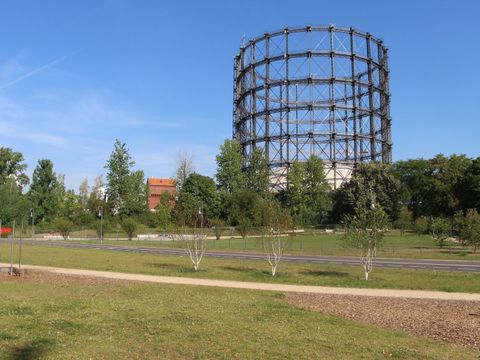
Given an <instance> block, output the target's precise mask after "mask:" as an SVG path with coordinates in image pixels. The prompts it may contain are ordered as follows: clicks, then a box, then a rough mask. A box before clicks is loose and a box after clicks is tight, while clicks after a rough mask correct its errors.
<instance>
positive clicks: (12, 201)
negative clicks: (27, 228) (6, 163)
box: [0, 178, 31, 225]
mask: <svg viewBox="0 0 480 360" xmlns="http://www.w3.org/2000/svg"><path fill="white" fill-rule="evenodd" d="M30 207H31V203H30V201H29V200H28V199H27V197H26V196H25V195H24V194H23V193H22V187H21V186H20V185H19V184H18V183H17V181H15V180H14V179H13V178H7V179H6V180H5V182H4V183H2V184H0V219H1V220H2V223H3V225H6V224H10V225H11V224H12V221H13V220H16V221H17V223H20V221H22V220H25V221H27V220H28V214H29V208H30Z"/></svg>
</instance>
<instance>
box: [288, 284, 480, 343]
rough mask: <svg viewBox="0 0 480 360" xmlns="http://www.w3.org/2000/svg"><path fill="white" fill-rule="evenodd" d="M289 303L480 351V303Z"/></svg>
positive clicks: (293, 298)
mask: <svg viewBox="0 0 480 360" xmlns="http://www.w3.org/2000/svg"><path fill="white" fill-rule="evenodd" d="M286 301H287V302H288V303H290V304H293V305H296V306H299V307H302V308H304V309H308V310H313V311H319V312H322V313H327V314H331V315H338V316H342V317H345V318H348V319H351V320H355V321H360V322H363V323H368V324H372V325H376V326H380V327H382V328H386V329H390V330H401V331H405V332H407V333H410V334H413V335H415V336H424V337H427V338H430V339H434V340H440V341H443V342H449V343H453V344H457V345H461V346H464V347H468V348H473V349H475V350H477V351H480V302H474V301H445V300H431V299H428V300H425V299H391V298H390V299H387V298H381V297H370V296H348V295H347V296H345V295H343V296H339V295H327V294H322V295H318V294H298V293H297V294H295V293H289V294H287V295H286Z"/></svg>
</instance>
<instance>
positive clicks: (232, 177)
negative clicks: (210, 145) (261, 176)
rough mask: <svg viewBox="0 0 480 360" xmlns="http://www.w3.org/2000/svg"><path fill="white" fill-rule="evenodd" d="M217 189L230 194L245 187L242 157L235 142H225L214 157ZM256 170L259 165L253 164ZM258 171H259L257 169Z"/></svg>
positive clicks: (238, 145)
mask: <svg viewBox="0 0 480 360" xmlns="http://www.w3.org/2000/svg"><path fill="white" fill-rule="evenodd" d="M216 160H217V173H216V175H215V178H216V180H217V184H218V189H219V191H220V192H224V193H228V194H231V193H233V192H235V191H238V190H240V189H242V188H245V187H246V176H245V173H244V172H243V155H242V152H241V149H240V144H239V143H238V141H236V140H229V139H227V140H225V141H224V143H223V144H222V145H221V146H220V154H218V155H217V157H216ZM255 165H256V167H257V168H259V167H260V166H261V164H255ZM259 171H260V169H259Z"/></svg>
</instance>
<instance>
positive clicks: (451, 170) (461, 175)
mask: <svg viewBox="0 0 480 360" xmlns="http://www.w3.org/2000/svg"><path fill="white" fill-rule="evenodd" d="M471 168H472V160H471V159H469V158H467V157H466V156H464V155H452V156H450V157H446V156H444V155H442V154H439V155H437V156H435V157H434V158H432V159H429V160H424V159H415V160H406V161H399V162H398V163H396V164H394V166H393V169H394V174H395V175H396V176H397V178H398V179H399V180H400V182H401V186H402V189H403V191H404V192H406V193H407V194H408V196H407V198H408V203H407V204H408V207H409V209H410V210H411V211H412V213H413V216H414V217H415V218H418V217H420V216H433V217H452V216H453V215H454V213H455V212H456V211H458V210H460V209H462V208H463V209H465V208H466V207H468V205H469V204H466V205H463V206H462V199H465V200H466V199H468V198H469V196H468V195H466V194H467V192H466V191H465V190H466V189H467V188H468V184H470V182H469V181H468V180H466V177H465V175H466V174H468V172H469V169H471ZM469 180H471V179H469Z"/></svg>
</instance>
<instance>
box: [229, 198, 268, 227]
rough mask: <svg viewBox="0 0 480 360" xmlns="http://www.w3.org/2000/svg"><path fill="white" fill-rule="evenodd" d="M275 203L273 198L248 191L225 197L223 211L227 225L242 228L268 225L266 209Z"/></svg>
mask: <svg viewBox="0 0 480 360" xmlns="http://www.w3.org/2000/svg"><path fill="white" fill-rule="evenodd" d="M271 202H272V203H276V200H275V199H274V198H273V197H266V198H265V197H262V196H261V195H260V194H258V193H257V192H255V191H253V190H250V189H242V190H239V191H236V192H235V193H233V194H230V195H228V196H227V197H226V200H225V203H224V206H223V210H224V212H225V214H226V216H227V219H228V221H229V224H230V225H232V226H237V227H238V226H239V225H241V226H242V227H245V226H247V228H250V227H252V226H255V227H261V226H266V225H267V224H268V221H269V219H267V218H266V216H267V215H268V212H267V211H266V208H267V207H268V206H269V204H270V203H271Z"/></svg>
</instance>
